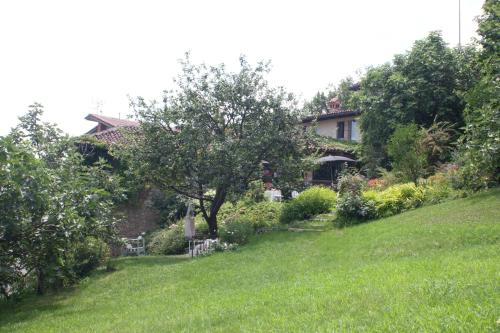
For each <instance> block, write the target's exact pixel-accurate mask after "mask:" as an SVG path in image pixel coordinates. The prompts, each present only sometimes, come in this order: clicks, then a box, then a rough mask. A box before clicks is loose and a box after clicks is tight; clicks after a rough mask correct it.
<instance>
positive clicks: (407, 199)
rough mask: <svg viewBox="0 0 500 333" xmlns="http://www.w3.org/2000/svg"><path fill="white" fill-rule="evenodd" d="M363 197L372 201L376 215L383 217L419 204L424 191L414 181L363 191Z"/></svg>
mask: <svg viewBox="0 0 500 333" xmlns="http://www.w3.org/2000/svg"><path fill="white" fill-rule="evenodd" d="M363 198H365V199H366V200H370V201H373V202H374V203H375V208H376V216H378V217H383V216H391V215H395V214H399V213H401V212H403V211H405V210H409V209H413V208H416V207H419V206H421V205H422V204H423V203H424V200H425V192H424V190H423V188H422V187H418V186H416V185H415V184H414V183H406V184H399V185H394V186H391V187H389V188H387V189H385V190H383V191H382V192H374V191H368V192H365V193H363Z"/></svg>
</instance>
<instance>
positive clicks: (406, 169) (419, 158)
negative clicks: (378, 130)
mask: <svg viewBox="0 0 500 333" xmlns="http://www.w3.org/2000/svg"><path fill="white" fill-rule="evenodd" d="M422 138H423V133H422V132H421V131H420V129H419V128H418V126H417V125H416V124H409V125H399V126H398V127H397V128H396V130H395V131H394V134H392V135H391V137H390V138H389V142H388V145H387V152H388V155H389V157H390V158H391V165H392V167H393V170H394V171H395V172H396V173H397V174H399V175H400V177H401V179H402V180H403V181H413V182H414V183H415V184H416V183H417V180H418V179H419V178H420V177H422V176H423V175H424V172H425V170H426V168H427V165H428V164H427V158H426V155H425V153H424V151H423V149H422V146H421V144H420V142H421V140H422Z"/></svg>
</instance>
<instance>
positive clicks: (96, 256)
mask: <svg viewBox="0 0 500 333" xmlns="http://www.w3.org/2000/svg"><path fill="white" fill-rule="evenodd" d="M73 252H74V255H73V262H72V267H71V270H72V271H73V272H74V274H75V275H76V276H77V277H78V278H82V277H85V276H87V275H89V274H90V273H91V272H92V271H93V270H94V269H96V268H97V267H99V266H100V265H102V264H104V263H105V262H106V261H107V260H109V258H110V248H109V246H108V244H106V243H105V242H103V241H102V240H99V239H96V238H94V237H87V238H86V239H85V241H84V242H82V243H79V244H77V245H76V246H75V248H74V250H73Z"/></svg>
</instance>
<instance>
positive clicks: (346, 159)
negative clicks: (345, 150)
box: [316, 155, 356, 187]
mask: <svg viewBox="0 0 500 333" xmlns="http://www.w3.org/2000/svg"><path fill="white" fill-rule="evenodd" d="M337 161H342V162H356V160H353V159H352V158H349V157H345V156H334V155H326V156H323V157H321V158H318V159H317V160H316V163H318V164H323V163H328V162H337ZM330 180H331V181H332V187H333V165H332V163H330Z"/></svg>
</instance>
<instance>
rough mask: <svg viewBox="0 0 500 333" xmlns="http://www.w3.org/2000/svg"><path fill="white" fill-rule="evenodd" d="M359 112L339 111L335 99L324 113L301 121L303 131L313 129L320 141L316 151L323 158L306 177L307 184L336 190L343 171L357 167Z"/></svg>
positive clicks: (338, 101)
mask: <svg viewBox="0 0 500 333" xmlns="http://www.w3.org/2000/svg"><path fill="white" fill-rule="evenodd" d="M360 115H361V112H360V111H358V110H347V109H344V108H342V103H341V101H340V99H338V98H336V97H334V98H332V99H331V100H330V101H329V102H328V105H327V108H326V110H325V111H324V112H322V113H321V114H319V115H315V116H309V117H305V118H303V119H302V126H304V128H305V129H307V128H309V127H313V128H314V131H315V133H316V134H317V135H318V136H320V137H321V138H322V140H319V141H320V144H319V145H320V146H319V147H317V148H318V150H319V151H320V152H321V154H322V155H323V157H322V158H321V159H319V160H318V167H317V168H316V169H315V170H313V171H310V172H306V173H305V181H306V183H310V184H315V185H325V186H332V187H333V186H335V185H336V183H337V178H338V177H339V175H340V172H341V171H342V169H343V168H345V167H346V166H347V167H353V166H356V154H355V146H356V144H357V143H359V142H360V141H361V135H360V130H359V117H360Z"/></svg>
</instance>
